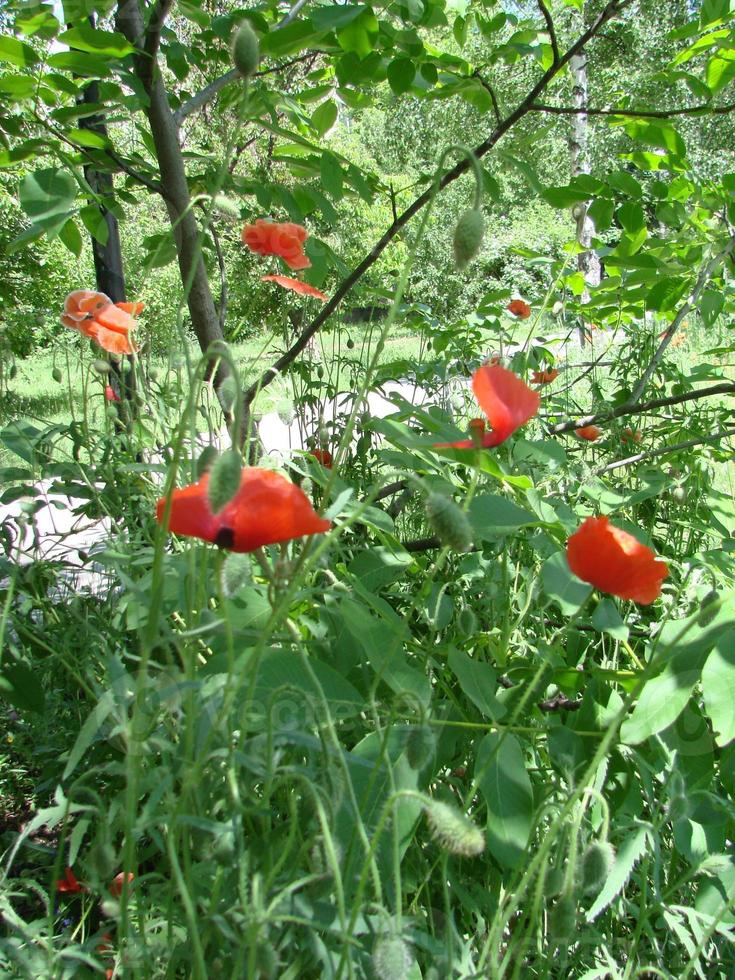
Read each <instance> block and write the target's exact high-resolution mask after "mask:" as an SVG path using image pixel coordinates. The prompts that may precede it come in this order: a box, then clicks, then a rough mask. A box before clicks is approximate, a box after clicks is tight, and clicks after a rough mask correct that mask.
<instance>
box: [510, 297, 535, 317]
mask: <svg viewBox="0 0 735 980" xmlns="http://www.w3.org/2000/svg"><path fill="white" fill-rule="evenodd" d="M506 309H507V310H508V312H509V313H512V314H513V315H514V316H517V317H518V318H519V319H521V320H527V319H528V318H529V316H530V315H531V307H530V306H529V305H528V303H526V302H525V301H524V300H522V299H512V300H511V301H510V303H508V305H507V307H506Z"/></svg>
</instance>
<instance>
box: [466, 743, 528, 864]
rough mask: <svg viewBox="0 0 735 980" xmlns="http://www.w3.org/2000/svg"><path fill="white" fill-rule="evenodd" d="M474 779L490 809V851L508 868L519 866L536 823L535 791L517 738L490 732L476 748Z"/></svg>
mask: <svg viewBox="0 0 735 980" xmlns="http://www.w3.org/2000/svg"><path fill="white" fill-rule="evenodd" d="M475 779H476V780H477V783H478V785H479V787H480V792H481V793H482V796H483V798H484V800H485V804H486V806H487V837H488V848H489V850H490V853H491V854H492V856H493V857H494V858H495V859H496V860H497V861H498V863H499V864H501V865H503V867H506V868H517V867H519V866H520V864H521V862H522V860H523V858H524V856H525V853H526V848H527V846H528V838H529V835H530V833H531V824H532V820H533V790H532V788H531V780H530V779H529V776H528V773H527V772H526V766H525V764H524V761H523V749H522V748H521V743H520V742H519V741H518V739H517V738H516V737H515V736H514V735H506V734H500V733H498V732H491V733H490V734H489V735H486V736H485V738H484V739H483V740H482V741H481V742H480V743H479V745H478V746H477V751H476V753H475Z"/></svg>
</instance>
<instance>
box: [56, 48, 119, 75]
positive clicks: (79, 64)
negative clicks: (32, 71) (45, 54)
mask: <svg viewBox="0 0 735 980" xmlns="http://www.w3.org/2000/svg"><path fill="white" fill-rule="evenodd" d="M46 63H47V64H48V66H49V68H58V69H59V70H60V71H68V72H71V73H72V74H74V75H81V76H82V78H104V77H105V76H106V75H109V74H110V71H111V70H112V69H111V65H110V61H109V59H108V58H105V57H103V56H102V55H99V54H82V52H81V51H59V52H58V53H57V54H52V55H51V56H50V58H49V59H48V61H47V62H46Z"/></svg>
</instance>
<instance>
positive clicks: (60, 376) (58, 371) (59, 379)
mask: <svg viewBox="0 0 735 980" xmlns="http://www.w3.org/2000/svg"><path fill="white" fill-rule="evenodd" d="M51 377H52V378H53V379H54V381H55V382H56V383H57V384H61V382H62V381H63V380H64V375H63V374H62V373H61V369H60V368H54V369H53V371H52V372H51Z"/></svg>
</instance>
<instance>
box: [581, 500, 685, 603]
mask: <svg viewBox="0 0 735 980" xmlns="http://www.w3.org/2000/svg"><path fill="white" fill-rule="evenodd" d="M567 561H568V563H569V567H570V569H571V570H572V572H573V573H574V574H575V575H576V576H577V577H578V578H581V579H582V581H584V582H589V584H590V585H594V586H595V588H596V589H600V591H601V592H608V593H610V594H611V595H616V596H618V597H619V598H621V599H632V600H633V601H634V602H639V603H641V604H642V605H648V604H649V603H651V602H653V601H654V599H657V598H658V597H659V596H660V595H661V583H662V582H663V580H664V579H665V578H666V576H667V575H668V573H669V570H668V566H667V565H666V563H665V562H662V561H659V560H658V559H657V558H656V555H655V554H654V552H653V551H651V549H650V548H647V547H646V545H644V544H641V543H640V541H638V539H637V538H635V537H633V535H632V534H628V532H627V531H623V530H622V529H621V528H617V527H614V526H613V525H612V524H610V522H609V521H608V519H607V517H588V518H587V520H586V521H585V522H584V523H583V524H582V526H581V527H580V529H579V530H578V531H576V532H575V533H574V534H573V535H572V536H571V537H570V538H569V540H568V541H567Z"/></svg>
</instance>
